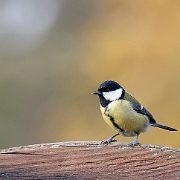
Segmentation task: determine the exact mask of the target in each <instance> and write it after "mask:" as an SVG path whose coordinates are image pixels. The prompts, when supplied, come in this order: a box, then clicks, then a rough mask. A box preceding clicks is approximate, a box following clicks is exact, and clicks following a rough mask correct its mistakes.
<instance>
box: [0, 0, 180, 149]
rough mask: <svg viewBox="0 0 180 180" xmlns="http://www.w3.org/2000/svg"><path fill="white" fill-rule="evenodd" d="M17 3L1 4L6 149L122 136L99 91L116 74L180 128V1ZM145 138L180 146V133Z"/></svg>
mask: <svg viewBox="0 0 180 180" xmlns="http://www.w3.org/2000/svg"><path fill="white" fill-rule="evenodd" d="M17 2H18V3H17ZM17 2H16V3H13V1H5V2H4V1H1V2H0V8H1V11H0V12H1V13H0V24H1V26H0V148H7V147H12V146H19V145H27V144H34V143H42V142H43V143H44V142H56V141H71V140H72V141H73V140H104V139H106V138H108V137H109V136H111V135H113V134H114V133H115V132H114V131H113V130H111V129H110V127H108V126H107V125H106V124H105V122H103V120H102V117H101V114H100V110H99V101H98V99H97V97H94V96H92V95H91V92H93V91H94V90H96V89H97V87H98V86H99V84H100V83H101V82H102V81H104V80H107V79H113V80H116V81H117V82H119V83H120V84H121V85H122V86H123V87H124V88H125V89H126V90H127V91H128V92H129V93H130V94H132V95H133V96H134V97H136V98H137V99H138V100H139V101H140V102H141V103H142V104H143V105H144V106H145V107H146V108H147V109H148V110H149V111H150V112H151V113H152V114H153V115H154V117H155V118H156V120H157V122H158V123H161V124H165V125H169V126H172V127H174V128H177V129H179V131H180V118H179V113H180V11H179V9H180V1H178V0H171V1H170V0H159V1H155V0H147V1H143V0H137V1H127V0H99V1H95V0H86V1H83V0H76V1H70V0H61V1H58V0H52V1H47V0H39V1H20V0H19V1H17ZM117 139H118V141H123V142H130V141H132V140H133V139H132V138H122V137H118V138H117ZM139 141H140V142H141V143H143V144H159V145H165V146H172V147H177V148H179V147H180V133H179V132H168V131H165V130H161V129H157V128H151V129H150V131H148V132H147V133H145V134H142V135H140V138H139Z"/></svg>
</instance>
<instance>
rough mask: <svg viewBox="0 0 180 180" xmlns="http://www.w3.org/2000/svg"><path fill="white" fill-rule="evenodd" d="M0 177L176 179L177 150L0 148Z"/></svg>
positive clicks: (62, 145)
mask: <svg viewBox="0 0 180 180" xmlns="http://www.w3.org/2000/svg"><path fill="white" fill-rule="evenodd" d="M0 179H114V180H115V179H128V180H129V179H158V180H161V179H162V180H164V179H180V150H179V149H173V148H169V147H163V146H156V145H139V146H135V147H131V146H128V145H127V144H126V143H118V142H114V143H112V144H110V145H108V146H104V145H101V144H100V142H97V141H93V142H90V141H88V142H82V141H80V142H59V143H50V144H35V145H29V146H22V147H14V148H9V149H4V150H0Z"/></svg>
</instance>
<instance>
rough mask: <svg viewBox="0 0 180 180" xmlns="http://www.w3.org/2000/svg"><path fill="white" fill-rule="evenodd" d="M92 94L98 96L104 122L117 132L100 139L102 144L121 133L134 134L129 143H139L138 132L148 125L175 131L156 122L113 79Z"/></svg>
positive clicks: (143, 130) (123, 134) (145, 128)
mask: <svg viewBox="0 0 180 180" xmlns="http://www.w3.org/2000/svg"><path fill="white" fill-rule="evenodd" d="M92 94H95V95H98V96H99V100H100V110H101V113H102V116H103V119H104V120H105V122H106V123H107V124H108V125H109V126H110V127H111V128H112V129H114V130H116V131H117V132H118V133H117V134H115V135H114V136H112V137H110V138H108V139H107V140H105V141H102V143H103V144H109V143H111V142H114V141H116V140H115V139H114V138H115V137H116V136H118V135H122V136H124V137H133V136H136V138H135V140H134V141H133V142H131V143H130V145H132V146H135V145H136V144H139V142H138V136H139V134H140V133H142V132H146V131H148V130H149V128H150V126H154V127H158V128H162V129H166V130H169V131H177V130H176V129H174V128H171V127H168V126H164V125H161V124H157V123H156V120H155V119H154V117H153V116H152V115H151V113H150V112H149V111H148V110H147V109H145V107H143V106H142V105H141V104H140V103H139V102H138V101H137V100H136V99H135V98H134V97H133V96H131V95H130V94H128V93H127V92H126V91H125V90H124V88H123V87H122V86H121V85H119V84H118V83H117V82H115V81H112V80H108V81H105V82H103V83H102V84H101V85H100V86H99V88H98V90H97V91H95V92H93V93H92Z"/></svg>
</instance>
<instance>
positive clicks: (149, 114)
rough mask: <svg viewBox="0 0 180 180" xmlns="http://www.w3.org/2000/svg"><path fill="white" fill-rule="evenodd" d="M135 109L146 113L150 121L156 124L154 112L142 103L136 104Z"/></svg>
mask: <svg viewBox="0 0 180 180" xmlns="http://www.w3.org/2000/svg"><path fill="white" fill-rule="evenodd" d="M134 110H135V111H136V112H138V113H140V114H144V115H146V116H147V117H148V118H149V122H150V123H151V124H156V120H155V119H154V117H153V116H152V114H151V113H150V112H149V111H148V110H147V109H146V108H145V107H143V106H142V105H136V106H134Z"/></svg>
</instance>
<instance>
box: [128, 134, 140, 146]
mask: <svg viewBox="0 0 180 180" xmlns="http://www.w3.org/2000/svg"><path fill="white" fill-rule="evenodd" d="M139 134H140V133H137V135H136V139H135V140H134V141H133V142H131V143H129V146H135V145H138V144H139V142H138V137H139Z"/></svg>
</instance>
